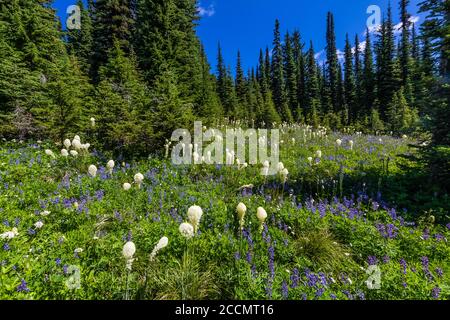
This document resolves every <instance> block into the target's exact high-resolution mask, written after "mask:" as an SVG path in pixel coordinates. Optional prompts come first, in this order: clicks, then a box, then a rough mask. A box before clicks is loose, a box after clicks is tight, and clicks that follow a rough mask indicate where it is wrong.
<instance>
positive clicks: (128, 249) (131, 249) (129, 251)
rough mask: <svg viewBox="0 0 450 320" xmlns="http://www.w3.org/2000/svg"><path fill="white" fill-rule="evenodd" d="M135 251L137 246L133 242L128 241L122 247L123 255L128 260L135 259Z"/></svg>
mask: <svg viewBox="0 0 450 320" xmlns="http://www.w3.org/2000/svg"><path fill="white" fill-rule="evenodd" d="M135 252H136V246H135V245H134V243H133V242H131V241H128V242H127V243H125V245H124V246H123V249H122V255H123V256H124V258H125V259H127V260H129V259H133V256H134V254H135Z"/></svg>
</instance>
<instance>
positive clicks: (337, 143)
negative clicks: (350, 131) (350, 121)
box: [336, 139, 342, 147]
mask: <svg viewBox="0 0 450 320" xmlns="http://www.w3.org/2000/svg"><path fill="white" fill-rule="evenodd" d="M341 144H342V140H341V139H337V140H336V145H337V146H338V147H340V146H341Z"/></svg>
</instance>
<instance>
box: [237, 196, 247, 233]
mask: <svg viewBox="0 0 450 320" xmlns="http://www.w3.org/2000/svg"><path fill="white" fill-rule="evenodd" d="M236 211H237V214H238V218H239V226H240V228H241V230H242V229H244V217H245V213H246V212H247V207H246V206H245V204H243V203H242V202H241V203H239V204H238V205H237V207H236Z"/></svg>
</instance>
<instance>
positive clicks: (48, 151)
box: [45, 149, 55, 158]
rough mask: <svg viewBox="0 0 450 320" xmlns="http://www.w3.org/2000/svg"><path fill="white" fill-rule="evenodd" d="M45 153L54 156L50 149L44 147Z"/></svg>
mask: <svg viewBox="0 0 450 320" xmlns="http://www.w3.org/2000/svg"><path fill="white" fill-rule="evenodd" d="M45 154H46V155H48V156H50V157H52V158H55V154H54V153H53V151H52V150H50V149H46V150H45Z"/></svg>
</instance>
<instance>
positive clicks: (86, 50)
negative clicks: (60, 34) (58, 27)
mask: <svg viewBox="0 0 450 320" xmlns="http://www.w3.org/2000/svg"><path fill="white" fill-rule="evenodd" d="M77 6H78V7H79V8H80V10H81V12H80V13H81V29H78V30H77V29H72V30H67V32H66V34H67V47H68V52H69V53H70V54H72V55H75V56H76V57H77V59H78V61H79V64H80V66H81V69H82V70H83V72H84V73H86V74H87V73H88V72H89V70H90V62H91V53H92V49H93V47H92V28H93V26H92V20H91V13H90V10H92V8H91V7H87V8H85V6H84V4H83V1H82V0H78V1H77Z"/></svg>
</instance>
